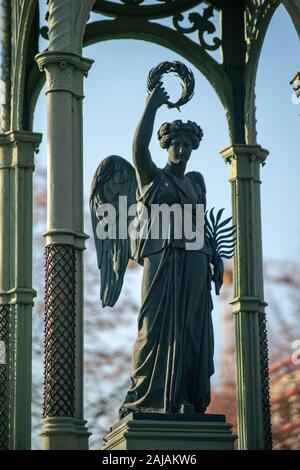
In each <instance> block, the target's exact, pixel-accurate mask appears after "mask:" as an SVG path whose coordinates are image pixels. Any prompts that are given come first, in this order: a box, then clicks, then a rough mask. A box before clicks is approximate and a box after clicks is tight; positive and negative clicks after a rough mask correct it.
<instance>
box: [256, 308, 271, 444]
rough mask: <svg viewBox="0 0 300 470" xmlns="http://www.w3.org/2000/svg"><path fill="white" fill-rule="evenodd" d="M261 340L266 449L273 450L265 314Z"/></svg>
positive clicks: (261, 318)
mask: <svg viewBox="0 0 300 470" xmlns="http://www.w3.org/2000/svg"><path fill="white" fill-rule="evenodd" d="M259 340H260V357H261V387H262V390H261V391H262V415H263V423H264V449H265V450H271V449H272V444H273V443H272V427H271V410H270V385H269V351H268V338H267V319H266V315H265V314H260V316H259Z"/></svg>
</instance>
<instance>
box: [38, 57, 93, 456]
mask: <svg viewBox="0 0 300 470" xmlns="http://www.w3.org/2000/svg"><path fill="white" fill-rule="evenodd" d="M36 60H37V63H38V65H39V68H40V70H41V71H45V72H46V79H47V97H48V204H47V232H46V233H45V238H46V251H45V257H46V263H45V267H46V292H45V322H46V323H45V384H44V385H45V395H44V424H43V429H42V434H41V435H42V446H43V448H44V449H87V448H88V436H89V433H88V432H87V429H86V427H85V423H86V422H85V421H84V420H83V358H82V354H83V340H82V338H83V326H82V322H83V301H82V299H83V280H82V250H83V249H84V242H85V239H86V238H87V236H86V235H85V234H84V233H83V181H82V178H83V172H82V99H83V78H84V75H86V74H87V72H88V70H89V68H90V67H91V64H92V61H91V60H89V59H84V58H82V57H81V56H80V55H77V54H73V53H65V52H51V51H49V52H46V53H43V54H39V55H38V56H37V57H36Z"/></svg>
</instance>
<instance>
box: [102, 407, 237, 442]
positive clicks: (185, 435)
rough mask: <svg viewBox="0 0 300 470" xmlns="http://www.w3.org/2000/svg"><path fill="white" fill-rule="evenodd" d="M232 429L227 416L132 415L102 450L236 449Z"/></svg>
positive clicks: (113, 432)
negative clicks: (227, 421)
mask: <svg viewBox="0 0 300 470" xmlns="http://www.w3.org/2000/svg"><path fill="white" fill-rule="evenodd" d="M231 428H232V425H231V424H228V423H226V419H225V416H224V415H212V414H202V415H201V414H197V415H194V414H191V415H188V414H177V413H170V414H160V413H130V414H129V415H127V416H126V417H125V418H123V419H122V420H121V421H119V423H117V424H116V425H114V426H113V427H112V428H111V430H110V432H109V433H108V434H107V435H106V436H105V438H104V446H103V447H102V450H233V443H234V441H235V440H236V438H237V436H236V435H235V434H233V433H232V430H231Z"/></svg>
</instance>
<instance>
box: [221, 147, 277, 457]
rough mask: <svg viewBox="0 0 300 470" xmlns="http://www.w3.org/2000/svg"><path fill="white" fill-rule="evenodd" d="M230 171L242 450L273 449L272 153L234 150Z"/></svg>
mask: <svg viewBox="0 0 300 470" xmlns="http://www.w3.org/2000/svg"><path fill="white" fill-rule="evenodd" d="M221 155H222V157H223V158H224V160H225V162H226V163H229V165H230V182H231V185H232V213H233V221H234V224H235V225H236V228H237V243H236V252H235V257H234V299H233V301H232V302H231V303H232V306H233V313H234V315H235V337H236V358H237V407H238V437H239V448H240V449H249V450H250V449H270V448H271V447H272V436H271V421H270V403H269V380H268V348H267V331H266V316H265V306H266V305H267V304H266V303H265V302H264V290H263V264H262V238H261V207H260V184H261V182H260V166H261V164H263V163H264V161H265V159H266V157H267V155H268V151H267V150H264V149H262V148H261V147H260V146H259V145H238V144H237V145H232V146H229V147H227V148H226V149H224V150H223V151H222V152H221Z"/></svg>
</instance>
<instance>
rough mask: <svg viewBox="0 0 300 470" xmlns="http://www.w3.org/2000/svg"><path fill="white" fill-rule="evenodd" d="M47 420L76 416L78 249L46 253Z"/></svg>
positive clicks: (50, 248)
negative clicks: (76, 259)
mask: <svg viewBox="0 0 300 470" xmlns="http://www.w3.org/2000/svg"><path fill="white" fill-rule="evenodd" d="M45 259H46V262H45V268H46V286H45V382H44V387H45V388H44V417H48V416H69V417H72V416H74V393H75V248H74V247H73V246H71V245H58V244H57V245H49V246H47V247H46V250H45Z"/></svg>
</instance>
